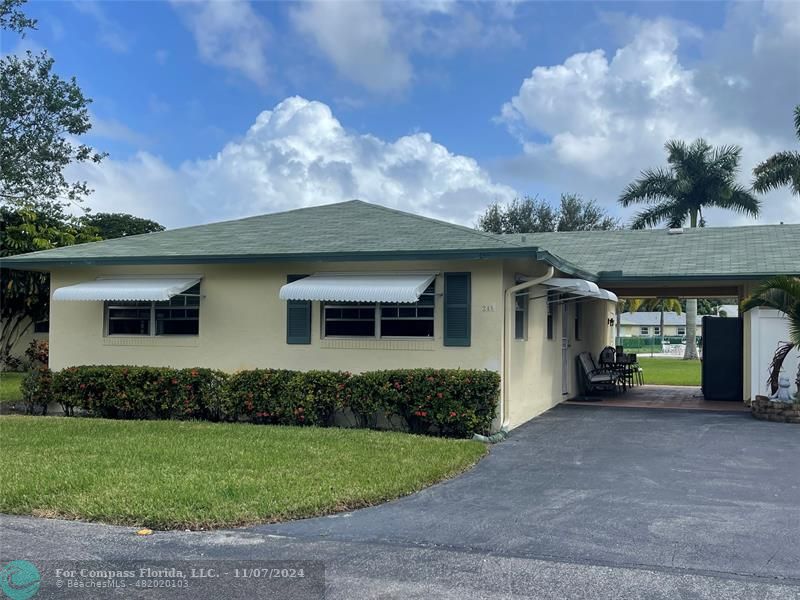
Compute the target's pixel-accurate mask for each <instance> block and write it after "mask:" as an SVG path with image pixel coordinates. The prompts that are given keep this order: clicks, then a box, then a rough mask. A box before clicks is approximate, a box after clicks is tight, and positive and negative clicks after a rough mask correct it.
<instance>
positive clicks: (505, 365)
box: [500, 266, 555, 429]
mask: <svg viewBox="0 0 800 600" xmlns="http://www.w3.org/2000/svg"><path fill="white" fill-rule="evenodd" d="M554 273H555V269H554V268H553V267H552V266H551V267H548V269H547V273H546V274H544V275H542V276H541V277H535V278H533V279H528V280H527V281H523V282H522V283H518V284H517V285H515V286H512V287H510V288H508V289H507V290H506V292H505V298H504V303H503V304H504V306H503V347H502V351H501V353H500V372H501V374H502V375H501V381H500V388H501V392H500V423H501V426H500V428H501V429H506V428H507V427H508V408H507V404H508V373H509V370H510V368H509V362H510V360H509V357H510V354H511V336H512V335H513V331H511V319H510V315H513V314H514V310H515V309H514V296H515V295H516V294H517V292H521V291H522V290H527V289H528V288H532V287H534V286H536V285H539V284H540V283H544V282H545V281H547V280H548V279H550V278H552V277H553V274H554ZM528 310H530V308H529V309H528Z"/></svg>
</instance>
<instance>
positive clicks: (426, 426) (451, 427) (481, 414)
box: [365, 369, 500, 437]
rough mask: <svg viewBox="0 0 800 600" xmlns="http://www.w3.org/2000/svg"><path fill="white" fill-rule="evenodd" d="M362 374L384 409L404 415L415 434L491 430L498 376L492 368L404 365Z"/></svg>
mask: <svg viewBox="0 0 800 600" xmlns="http://www.w3.org/2000/svg"><path fill="white" fill-rule="evenodd" d="M365 375H368V378H369V387H370V388H371V389H372V390H373V392H372V393H373V394H374V395H375V396H377V397H379V403H380V404H381V405H382V406H383V407H384V410H385V411H386V412H387V413H390V414H395V415H398V416H400V417H402V418H403V419H405V421H406V423H408V428H409V430H410V431H412V432H414V433H431V431H435V432H437V433H439V434H440V435H446V436H452V437H465V436H467V435H471V434H472V433H486V432H488V431H489V429H490V428H491V424H492V421H493V420H494V417H495V414H496V409H497V401H498V398H499V395H500V376H499V375H498V374H497V373H495V372H493V371H477V370H461V369H405V370H395V371H375V372H372V373H369V374H365Z"/></svg>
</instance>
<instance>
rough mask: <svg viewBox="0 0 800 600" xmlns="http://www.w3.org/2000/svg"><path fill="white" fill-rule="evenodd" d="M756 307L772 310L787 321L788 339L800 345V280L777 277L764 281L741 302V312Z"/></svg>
mask: <svg viewBox="0 0 800 600" xmlns="http://www.w3.org/2000/svg"><path fill="white" fill-rule="evenodd" d="M757 307H765V308H774V309H775V310H779V311H781V312H782V313H784V314H785V315H786V316H787V317H788V319H789V337H790V338H791V339H790V341H791V342H792V343H793V344H796V345H799V344H800V278H798V277H790V276H788V275H779V276H776V277H772V278H771V279H768V280H766V281H765V282H764V283H762V284H761V285H760V286H758V288H757V289H756V290H755V291H754V292H753V294H752V295H751V296H750V297H749V298H747V299H746V300H745V301H744V302H742V312H746V311H748V310H750V309H753V308H757Z"/></svg>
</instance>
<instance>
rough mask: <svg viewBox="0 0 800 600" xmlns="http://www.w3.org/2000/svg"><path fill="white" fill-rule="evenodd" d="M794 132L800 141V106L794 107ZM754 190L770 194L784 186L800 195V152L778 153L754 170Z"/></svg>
mask: <svg viewBox="0 0 800 600" xmlns="http://www.w3.org/2000/svg"><path fill="white" fill-rule="evenodd" d="M794 132H795V135H797V138H798V139H800V104H798V105H797V106H795V107H794ZM753 175H755V181H754V182H753V189H754V190H755V191H757V192H768V191H769V190H772V189H777V188H779V187H782V186H784V185H790V186H791V187H792V193H793V194H797V195H800V152H792V151H790V150H787V151H785V152H778V153H777V154H773V155H772V156H770V157H769V158H768V159H767V160H765V161H764V162H762V163H760V164H759V165H758V166H757V167H756V168H755V169H753Z"/></svg>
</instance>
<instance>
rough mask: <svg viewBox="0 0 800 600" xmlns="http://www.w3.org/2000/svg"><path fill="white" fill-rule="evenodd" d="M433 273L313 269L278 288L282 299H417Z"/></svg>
mask: <svg viewBox="0 0 800 600" xmlns="http://www.w3.org/2000/svg"><path fill="white" fill-rule="evenodd" d="M435 277H436V274H435V273H315V274H314V275H309V276H308V277H304V278H303V279H299V280H297V281H294V282H292V283H287V284H286V285H284V286H283V287H282V288H281V291H280V294H279V296H280V299H281V300H317V301H322V302H416V301H417V300H419V297H420V295H422V292H424V291H425V290H426V288H427V287H428V286H429V285H430V284H431V282H432V281H433V280H434V278H435Z"/></svg>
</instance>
